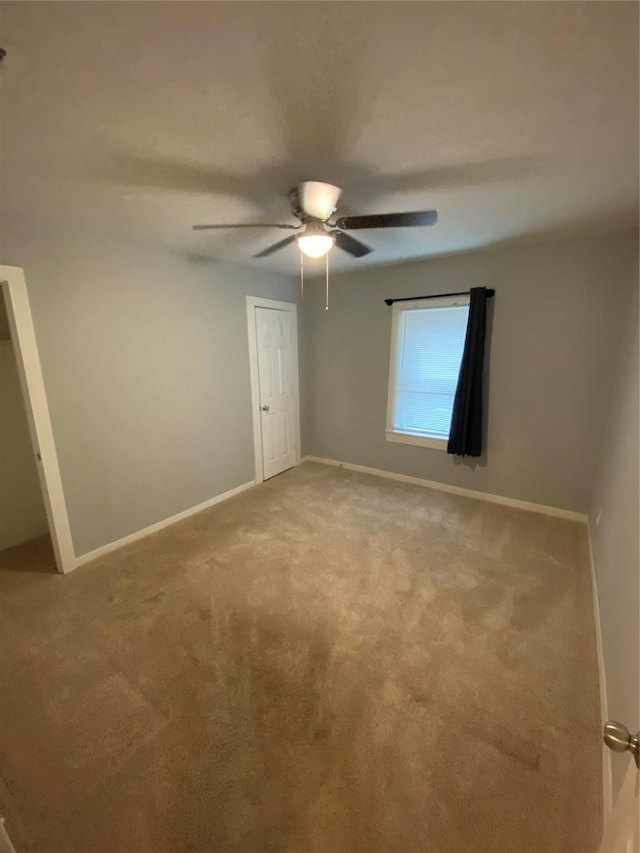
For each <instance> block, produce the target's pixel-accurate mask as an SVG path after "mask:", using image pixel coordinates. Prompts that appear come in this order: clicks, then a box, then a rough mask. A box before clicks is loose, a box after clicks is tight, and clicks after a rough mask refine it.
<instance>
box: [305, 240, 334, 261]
mask: <svg viewBox="0 0 640 853" xmlns="http://www.w3.org/2000/svg"><path fill="white" fill-rule="evenodd" d="M332 246H333V237H332V236H331V234H302V235H301V236H300V237H298V248H299V249H300V251H301V252H302V253H303V254H304V255H306V256H307V257H308V258H322V257H324V255H326V254H327V252H328V251H329V249H330V248H331V247H332Z"/></svg>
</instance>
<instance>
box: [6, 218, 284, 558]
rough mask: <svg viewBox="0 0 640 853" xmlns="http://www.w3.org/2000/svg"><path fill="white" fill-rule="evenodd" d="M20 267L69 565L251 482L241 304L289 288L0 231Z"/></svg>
mask: <svg viewBox="0 0 640 853" xmlns="http://www.w3.org/2000/svg"><path fill="white" fill-rule="evenodd" d="M1 236H2V262H3V263H5V264H14V265H17V266H23V267H24V269H25V274H26V279H27V287H28V292H29V298H30V301H31V308H32V313H33V318H34V325H35V329H36V337H37V341H38V347H39V350H40V357H41V361H42V369H43V373H44V381H45V387H46V391H47V396H48V401H49V408H50V411H51V418H52V423H53V430H54V436H55V441H56V447H57V450H58V456H59V462H60V468H61V474H62V482H63V487H64V492H65V497H66V501H67V506H68V511H69V516H70V523H71V531H72V535H73V542H74V548H75V551H76V554H77V555H80V554H84V553H86V552H87V551H90V550H92V549H94V548H97V547H98V546H100V545H104V544H106V543H108V542H112V541H114V540H117V539H120V538H121V537H123V536H126V535H127V534H129V533H133V532H134V531H137V530H140V529H141V528H144V527H146V526H148V525H150V524H153V523H155V522H157V521H160V520H162V519H164V518H167V517H169V516H172V515H174V514H176V513H178V512H181V511H182V510H185V509H188V508H189V507H192V506H194V505H196V504H198V503H201V502H202V501H205V500H207V499H209V498H212V497H214V496H215V495H218V494H220V493H222V492H225V491H227V490H228V489H231V488H233V487H234V486H238V485H240V484H241V483H245V482H247V481H249V480H252V479H253V440H252V429H251V409H250V384H249V363H248V350H247V331H246V312H245V295H246V294H254V295H257V296H266V297H270V298H274V299H283V300H286V301H293V300H294V299H295V298H296V293H297V291H296V288H295V283H294V278H293V277H291V278H289V277H286V276H283V275H274V274H271V273H268V272H262V271H260V272H258V271H255V270H251V269H248V268H243V267H239V266H225V265H219V264H216V263H194V262H192V261H189V260H188V259H186V258H184V257H183V256H180V255H177V254H172V253H169V252H161V251H156V250H153V249H147V248H144V247H142V246H140V245H134V244H131V243H127V242H123V241H116V240H111V239H107V238H105V237H98V236H95V235H91V234H86V233H85V234H71V233H67V232H61V231H48V232H47V231H38V230H35V229H34V228H33V225H32V226H30V227H29V229H28V230H24V231H22V230H21V229H19V228H17V227H15V228H12V227H9V226H8V225H6V224H5V226H4V227H3V230H2V235H1Z"/></svg>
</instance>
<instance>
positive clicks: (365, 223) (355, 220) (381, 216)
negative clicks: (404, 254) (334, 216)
mask: <svg viewBox="0 0 640 853" xmlns="http://www.w3.org/2000/svg"><path fill="white" fill-rule="evenodd" d="M437 221H438V214H437V212H436V211H435V210H416V211H413V212H412V213H373V214H371V215H370V216H343V217H342V218H341V219H338V221H337V222H336V227H337V228H344V229H345V230H347V231H352V230H354V229H356V228H412V227H415V226H419V225H435V224H436V222H437Z"/></svg>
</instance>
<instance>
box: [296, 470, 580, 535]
mask: <svg viewBox="0 0 640 853" xmlns="http://www.w3.org/2000/svg"><path fill="white" fill-rule="evenodd" d="M302 461H303V462H320V463H321V464H322V465H333V466H334V467H337V468H346V469H347V470H349V471H358V472H359V473H361V474H373V475H374V476H376V477H385V478H386V479H387V480H397V481H398V482H400V483H412V484H413V485H414V486H423V487H424V488H426V489H435V490H436V491H439V492H450V493H451V494H453V495H463V496H464V497H466V498H475V499H476V500H480V501H488V502H489V503H494V504H502V505H503V506H512V507H514V508H515V509H526V510H529V511H530V512H540V513H542V514H544V515H553V516H556V517H557V518H567V519H569V520H571V521H580V522H582V523H583V524H587V522H588V520H589V518H588V516H587V515H585V514H584V513H582V512H575V511H574V510H571V509H561V508H560V507H555V506H545V505H544V504H537V503H531V502H530V501H521V500H518V499H517V498H506V497H503V496H502V495H492V494H489V493H488V492H479V491H477V490H476V489H465V488H463V487H462V486H450V485H449V484H448V483H438V482H436V481H435V480H423V479H422V477H411V476H409V475H408V474H395V473H394V472H393V471H383V470H381V469H380V468H367V467H366V466H365V465H354V464H353V463H351V462H338V461H337V460H335V459H323V458H322V457H320V456H305V457H304V458H303V459H302Z"/></svg>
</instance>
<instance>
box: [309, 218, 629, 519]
mask: <svg viewBox="0 0 640 853" xmlns="http://www.w3.org/2000/svg"><path fill="white" fill-rule="evenodd" d="M637 251H638V244H637V237H636V236H635V235H634V234H632V233H629V232H628V233H622V234H616V235H610V236H601V237H585V238H581V239H565V240H556V241H554V242H552V241H547V242H540V243H536V244H533V243H532V244H527V245H521V246H518V247H515V246H514V247H509V248H500V249H493V250H487V251H483V252H473V253H468V254H464V255H457V256H451V257H443V258H435V259H432V260H428V261H423V262H420V263H412V264H405V265H402V266H393V267H392V266H389V267H386V268H377V269H369V270H363V271H361V272H355V273H349V274H343V275H336V276H334V277H333V278H332V282H331V307H330V310H329V311H328V312H325V311H324V309H323V304H322V299H323V285H322V283H321V282H320V281H319V280H314V281H312V282H310V283H309V285H308V287H305V305H304V323H305V364H306V381H307V386H308V387H307V405H306V410H305V413H304V418H303V425H304V433H303V446H304V451H305V453H307V454H311V455H315V456H320V457H327V458H332V459H337V460H340V461H345V462H351V463H356V464H360V465H367V466H371V467H375V468H382V469H384V470H388V471H394V472H397V473H401V474H409V475H413V476H418V477H423V478H426V479H431V480H437V481H439V482H442V483H448V484H452V485H456V486H462V487H465V488H471V489H477V490H480V491H484V492H488V493H493V494H497V495H504V496H507V497H512V498H519V499H521V500H526V501H534V502H536V503H540V504H546V505H549V506H556V507H562V508H565V509H570V510H577V511H579V512H588V510H589V506H590V499H591V493H592V487H593V481H594V470H595V459H596V456H597V451H598V450H599V448H600V443H601V437H602V432H603V428H604V424H603V407H602V395H603V394H604V393H605V392H606V390H607V388H608V387H609V384H610V379H611V365H612V351H613V349H614V344H615V342H616V339H617V334H618V329H619V324H620V322H621V320H622V317H623V316H624V313H625V310H626V309H625V307H624V305H623V303H622V301H621V300H620V294H621V293H622V292H623V290H624V287H625V286H626V284H627V282H628V281H629V278H630V274H631V273H630V270H631V269H632V265H633V264H634V263H635V261H636V258H637ZM476 285H485V286H487V287H494V288H496V291H497V293H496V298H495V299H493V300H491V302H490V305H491V309H490V311H491V313H492V318H491V324H492V327H493V328H492V331H491V335H490V341H491V343H490V351H489V354H488V362H487V365H488V366H487V377H488V383H487V384H488V387H487V400H488V438H487V447H486V452H485V453H484V455H483V457H481V458H480V459H479V460H477V461H476V462H475V463H470V462H464V463H460V462H459V461H457V460H455V459H453V458H452V457H451V456H448V455H447V454H446V453H445V452H444V451H442V450H435V449H429V448H423V447H414V446H408V445H403V444H392V443H389V442H387V441H385V436H384V428H385V420H386V407H387V380H388V371H389V345H390V334H391V311H390V309H389V308H388V307H387V306H386V305H385V304H384V302H383V300H384V298H385V297H393V296H396V297H402V296H421V295H424V294H431V293H433V294H435V293H447V292H452V291H460V290H468V289H469V287H471V286H476Z"/></svg>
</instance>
